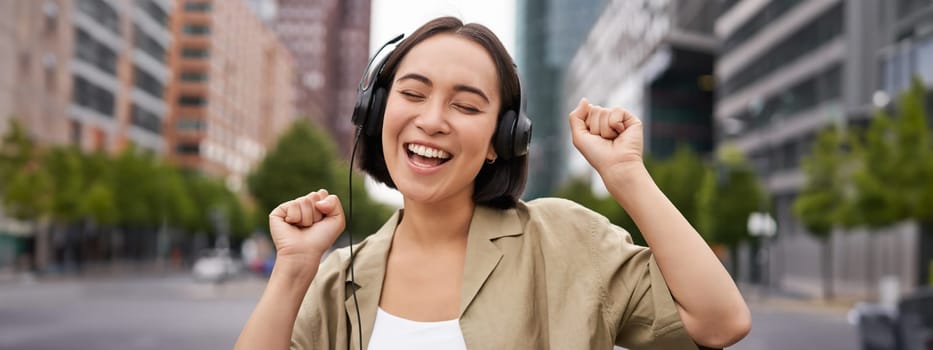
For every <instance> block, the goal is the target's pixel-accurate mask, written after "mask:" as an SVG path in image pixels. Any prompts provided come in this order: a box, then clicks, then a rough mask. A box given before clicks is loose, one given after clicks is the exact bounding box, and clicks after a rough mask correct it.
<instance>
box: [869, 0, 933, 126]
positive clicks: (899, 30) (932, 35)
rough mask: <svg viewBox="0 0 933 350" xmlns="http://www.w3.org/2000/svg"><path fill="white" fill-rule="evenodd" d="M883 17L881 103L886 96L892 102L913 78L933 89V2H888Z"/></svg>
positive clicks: (901, 0)
mask: <svg viewBox="0 0 933 350" xmlns="http://www.w3.org/2000/svg"><path fill="white" fill-rule="evenodd" d="M880 14H881V16H882V20H881V23H882V26H883V29H882V34H883V36H884V40H882V48H881V50H880V51H879V53H878V55H879V59H880V61H881V67H880V69H881V82H880V83H881V86H880V88H881V91H883V92H884V93H885V94H884V95H879V99H881V101H880V102H883V101H884V97H888V99H889V100H893V97H894V96H896V95H897V94H898V93H900V92H903V91H904V90H905V89H906V88H907V87H909V86H910V80H911V78H912V77H914V76H916V77H919V78H920V79H921V80H922V81H923V82H924V83H925V85H926V86H927V87H933V2H930V1H920V0H898V1H889V2H886V3H885V6H884V7H883V8H882V9H881V11H880ZM885 95H886V96H885ZM931 106H933V105H931V104H928V107H931ZM928 115H933V113H928Z"/></svg>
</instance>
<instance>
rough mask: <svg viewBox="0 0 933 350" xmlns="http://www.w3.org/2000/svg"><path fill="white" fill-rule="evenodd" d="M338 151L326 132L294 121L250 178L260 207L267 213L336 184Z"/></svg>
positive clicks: (250, 185) (251, 188)
mask: <svg viewBox="0 0 933 350" xmlns="http://www.w3.org/2000/svg"><path fill="white" fill-rule="evenodd" d="M335 152H336V151H335V149H334V145H333V143H332V142H331V141H330V140H329V139H328V137H327V135H325V134H324V133H323V132H321V131H320V130H318V129H315V128H312V127H311V125H310V124H308V123H307V122H303V121H302V122H297V123H295V124H294V125H293V126H292V127H291V128H290V129H289V130H288V132H286V133H285V134H284V135H283V136H282V137H281V138H280V139H279V142H278V144H277V145H276V146H275V148H273V149H272V150H271V151H270V152H269V153H267V154H266V157H265V159H263V161H262V163H260V164H259V166H258V167H257V168H256V170H255V171H254V172H253V173H252V174H250V176H249V178H248V180H247V184H248V186H249V190H250V193H252V194H253V197H254V198H256V201H257V203H258V204H259V208H260V210H261V211H263V212H265V213H267V214H268V213H269V212H271V211H272V209H275V207H277V206H278V205H279V204H281V203H284V202H286V201H289V200H292V199H295V198H297V197H300V196H302V195H306V194H308V193H309V192H312V191H317V190H319V189H321V188H324V189H328V190H331V191H332V190H333V188H336V186H335V185H336V184H337V182H336V179H337V177H336V174H335V172H334V166H333V163H334V161H335V154H336V153H335ZM341 199H343V198H341Z"/></svg>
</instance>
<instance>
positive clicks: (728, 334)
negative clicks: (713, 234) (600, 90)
mask: <svg viewBox="0 0 933 350" xmlns="http://www.w3.org/2000/svg"><path fill="white" fill-rule="evenodd" d="M570 124H571V131H572V133H573V143H574V146H576V147H577V149H579V150H580V152H581V153H582V154H583V156H584V157H586V159H587V161H588V162H589V163H590V164H591V165H593V167H594V168H595V169H596V171H597V172H599V174H600V176H601V177H602V179H603V182H604V183H605V184H606V187H607V188H608V190H609V193H610V194H612V196H613V198H615V200H616V201H617V202H619V205H621V206H622V207H623V208H624V209H625V211H626V212H628V213H629V215H631V217H632V219H633V220H634V221H635V224H636V225H638V228H639V229H641V232H642V234H643V235H644V237H645V240H647V241H648V245H649V246H650V247H651V251H652V254H654V257H655V260H656V261H657V263H658V268H659V269H660V270H661V274H662V275H663V276H664V280H665V281H666V282H667V285H668V288H669V289H670V291H671V295H672V296H673V297H674V300H675V301H676V302H677V305H678V311H679V313H680V318H681V320H683V322H684V327H685V328H686V330H687V333H688V334H689V335H690V336H691V337H692V338H693V339H694V341H696V342H697V343H699V344H701V345H704V346H709V347H726V346H729V345H732V344H734V343H736V342H738V341H739V340H740V339H742V338H743V337H744V336H745V335H746V334H748V332H749V330H750V329H751V315H750V313H749V310H748V306H747V305H746V304H745V300H744V299H743V298H742V294H741V293H740V292H739V289H738V287H736V285H735V283H734V282H733V281H732V278H731V277H730V276H729V273H728V272H727V271H726V269H725V268H724V267H723V266H722V264H721V263H720V262H719V259H718V258H716V256H715V255H714V254H713V252H712V250H711V249H710V248H709V246H708V245H707V244H706V242H705V241H703V238H702V237H700V235H699V233H697V231H696V229H694V228H693V226H691V225H690V223H689V222H688V221H687V219H686V218H684V216H683V215H682V214H681V213H680V212H679V211H678V210H677V208H676V207H674V205H673V204H672V203H671V201H670V200H668V199H667V197H666V196H665V195H664V193H663V192H661V190H660V189H659V188H658V186H657V185H656V184H655V182H654V180H653V179H652V178H651V176H650V175H649V173H648V171H647V169H646V168H645V164H644V161H643V158H642V149H643V141H642V140H643V137H642V124H641V121H639V120H638V118H636V117H634V116H632V115H631V114H629V113H627V112H625V111H624V110H622V109H618V108H616V109H606V108H602V107H598V106H591V105H590V104H589V103H587V102H586V100H581V101H580V105H579V106H578V107H577V109H575V110H574V111H573V112H571V113H570Z"/></svg>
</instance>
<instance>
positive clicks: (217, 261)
mask: <svg viewBox="0 0 933 350" xmlns="http://www.w3.org/2000/svg"><path fill="white" fill-rule="evenodd" d="M240 270H241V268H240V263H239V262H237V260H236V259H234V258H233V257H232V256H231V254H230V250H229V249H205V250H203V251H202V252H201V255H200V256H199V257H198V259H197V260H196V261H195V262H194V267H193V268H192V273H193V274H194V279H195V280H197V281H202V282H214V283H219V282H223V281H225V280H227V279H230V278H233V277H235V276H236V275H238V274H239V273H240Z"/></svg>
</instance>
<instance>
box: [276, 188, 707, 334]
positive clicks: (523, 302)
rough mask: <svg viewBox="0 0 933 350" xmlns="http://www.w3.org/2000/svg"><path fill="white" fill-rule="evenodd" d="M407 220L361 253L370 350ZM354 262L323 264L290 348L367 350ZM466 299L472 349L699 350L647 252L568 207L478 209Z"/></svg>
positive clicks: (463, 317)
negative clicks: (391, 256) (388, 267)
mask: <svg viewBox="0 0 933 350" xmlns="http://www.w3.org/2000/svg"><path fill="white" fill-rule="evenodd" d="M400 217H401V213H400V212H397V213H395V215H393V216H392V218H390V219H389V221H388V222H386V224H385V225H384V226H383V227H382V228H381V229H379V231H378V232H376V233H375V234H373V235H372V236H370V237H368V238H367V239H366V240H364V241H363V242H361V243H359V244H358V245H356V246H355V247H354V250H353V251H354V254H355V256H356V258H355V274H356V286H357V288H358V289H357V292H356V295H357V299H358V300H359V310H360V315H361V317H362V320H361V321H362V322H361V323H362V328H363V329H362V331H363V334H362V336H363V348H366V347H367V346H368V342H369V338H370V335H371V334H372V329H373V323H374V321H375V317H376V308H377V306H378V305H379V297H380V295H381V292H382V280H383V277H384V275H385V261H386V258H387V256H388V252H389V247H390V245H391V242H392V236H393V234H394V232H395V227H396V225H397V224H398V221H399V218H400ZM348 257H349V253H348V250H346V248H344V249H340V250H337V251H336V252H335V253H333V254H331V255H330V256H329V257H328V258H327V259H325V261H324V262H323V263H322V264H321V267H320V269H319V271H318V274H317V276H316V277H315V279H314V281H313V282H312V283H311V286H310V287H309V288H308V293H307V294H306V295H305V298H304V301H303V302H302V305H301V309H300V311H299V313H298V318H297V320H296V321H295V328H294V330H293V331H292V343H291V348H292V349H347V341H350V342H352V348H353V349H359V348H360V347H359V341H358V337H359V334H358V333H357V332H359V331H360V330H359V329H358V328H357V315H356V309H355V307H354V300H353V296H352V294H351V293H349V291H350V290H349V289H348V288H349V287H350V286H351V285H352V284H351V282H350V276H349V262H348V260H349V259H348ZM412 288H417V286H412ZM462 288H463V289H462V291H461V297H460V329H461V330H462V331H463V337H464V339H465V340H466V345H467V348H469V349H612V345H613V344H617V345H620V346H624V347H626V348H629V349H696V346H695V345H694V343H693V342H692V341H691V339H690V338H689V336H688V335H687V333H686V331H685V329H684V326H683V323H682V322H681V320H680V316H679V315H678V313H677V309H676V307H675V305H674V301H673V299H672V298H671V294H670V291H669V290H668V288H667V284H666V283H665V282H664V279H663V278H662V276H661V272H660V270H658V267H657V264H656V263H655V261H654V258H653V257H652V255H651V251H650V250H649V249H648V248H645V247H641V246H636V245H634V244H632V241H631V237H630V236H629V234H628V232H626V231H625V230H623V229H621V228H619V227H618V226H615V225H612V224H611V223H610V222H609V221H608V220H607V219H606V218H605V217H603V216H602V215H599V214H597V213H595V212H593V211H590V210H589V209H586V208H585V207H583V206H580V205H578V204H576V203H574V202H571V201H567V200H562V199H553V198H551V199H538V200H534V201H531V202H528V203H524V202H522V203H519V204H518V207H517V208H515V209H509V210H498V209H491V208H486V207H480V206H477V207H476V210H475V211H474V213H473V219H472V221H471V223H470V231H469V237H468V239H467V252H466V261H465V267H464V273H463V287H462ZM348 329H349V330H350V332H349V333H348Z"/></svg>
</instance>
